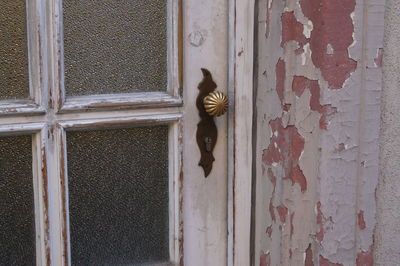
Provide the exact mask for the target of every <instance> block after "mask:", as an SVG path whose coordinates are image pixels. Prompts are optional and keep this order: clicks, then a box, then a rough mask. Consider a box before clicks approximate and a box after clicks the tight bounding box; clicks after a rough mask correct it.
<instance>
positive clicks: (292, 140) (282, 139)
mask: <svg viewBox="0 0 400 266" xmlns="http://www.w3.org/2000/svg"><path fill="white" fill-rule="evenodd" d="M270 127H271V130H272V132H273V136H272V137H271V140H270V145H269V146H268V148H267V150H265V151H264V153H263V156H262V160H263V162H264V163H265V164H267V165H270V166H271V165H272V164H273V163H281V164H282V166H283V168H284V171H285V178H288V179H291V180H292V184H295V183H297V184H299V185H300V188H301V191H302V192H304V191H306V190H307V181H306V178H305V176H304V175H303V172H302V171H301V169H300V167H299V165H298V163H299V159H300V155H301V153H302V151H303V149H304V139H303V138H302V137H301V135H300V134H299V132H298V130H297V128H296V127H294V126H287V127H283V125H282V119H281V118H277V119H276V120H272V121H270Z"/></svg>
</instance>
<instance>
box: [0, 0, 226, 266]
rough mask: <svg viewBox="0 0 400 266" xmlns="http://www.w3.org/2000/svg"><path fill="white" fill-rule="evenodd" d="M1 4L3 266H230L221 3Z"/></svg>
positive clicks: (100, 0) (38, 0) (103, 0)
mask: <svg viewBox="0 0 400 266" xmlns="http://www.w3.org/2000/svg"><path fill="white" fill-rule="evenodd" d="M1 4H2V9H1V10H0V21H1V23H0V35H1V46H0V66H1V68H0V99H1V101H0V134H1V135H0V150H1V154H0V173H1V176H0V194H1V198H2V200H1V201H2V202H1V203H0V236H1V237H0V241H1V243H0V265H35V264H36V265H137V264H146V265H149V264H150V265H156V264H157V265H158V264H162V265H166V264H168V265H169V264H173V265H175V264H181V265H183V264H186V265H226V264H227V263H228V258H229V256H230V255H228V254H229V252H228V238H229V237H228V231H229V229H228V220H229V219H228V200H227V199H228V194H229V193H228V172H227V164H228V153H227V151H228V130H227V127H228V122H227V116H226V115H225V116H222V117H220V118H218V119H216V120H215V121H216V127H217V130H218V139H217V142H216V146H215V149H214V151H213V153H214V157H215V161H214V162H213V168H212V171H211V173H210V175H209V176H208V177H207V178H205V176H204V172H203V169H202V168H201V167H199V165H198V164H199V160H200V151H199V147H198V146H197V143H196V130H197V123H198V121H199V115H198V110H197V109H196V104H195V103H196V98H197V95H198V93H199V90H198V85H199V83H200V82H201V80H202V79H203V74H202V72H201V68H207V69H208V70H209V71H210V73H211V74H212V77H213V80H214V81H215V83H216V84H217V86H218V89H219V90H220V91H223V92H225V93H227V87H228V51H229V49H228V1H223V0H204V1H197V0H196V1H195V0H184V1H180V0H154V1H134V0H120V1H116V0H97V1H87V0H63V1H62V0H50V1H46V0H26V1H25V0H15V1H6V0H2V1H1ZM231 96H232V95H231ZM230 253H232V252H230Z"/></svg>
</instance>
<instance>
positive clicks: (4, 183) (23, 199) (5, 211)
mask: <svg viewBox="0 0 400 266" xmlns="http://www.w3.org/2000/svg"><path fill="white" fill-rule="evenodd" d="M0 199H1V200H0V265H7V266H8V265H35V214H34V199H33V180H32V138H31V137H30V136H18V137H1V138H0Z"/></svg>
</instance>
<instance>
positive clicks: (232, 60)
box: [228, 0, 255, 266]
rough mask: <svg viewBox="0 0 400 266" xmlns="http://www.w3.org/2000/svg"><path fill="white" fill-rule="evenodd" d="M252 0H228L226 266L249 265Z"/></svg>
mask: <svg viewBox="0 0 400 266" xmlns="http://www.w3.org/2000/svg"><path fill="white" fill-rule="evenodd" d="M254 23H255V0H246V1H243V0H230V1H229V63H228V67H229V74H228V77H229V80H228V84H229V89H228V93H229V100H230V112H229V116H228V186H229V187H228V265H229V266H231V265H237V266H239V265H240V266H242V265H251V261H252V259H251V254H252V252H251V247H252V246H253V245H252V244H251V241H252V240H251V225H252V218H251V217H252V211H251V209H252V179H253V177H252V176H253V173H252V172H253V171H252V165H253V156H252V155H253V126H254V124H253V109H254V108H253V107H254V106H253V102H254V101H253V92H254V85H253V66H254V36H255V35H254V26H255V25H254Z"/></svg>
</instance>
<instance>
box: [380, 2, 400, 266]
mask: <svg viewBox="0 0 400 266" xmlns="http://www.w3.org/2000/svg"><path fill="white" fill-rule="evenodd" d="M399 99H400V1H398V0H387V1H386V16H385V38H384V60H383V92H382V130H381V139H380V143H381V158H380V168H381V178H380V180H379V186H378V192H377V199H378V216H377V217H378V225H377V229H376V233H375V245H376V248H375V259H376V264H377V265H399V264H400V161H399V158H400V102H399Z"/></svg>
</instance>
